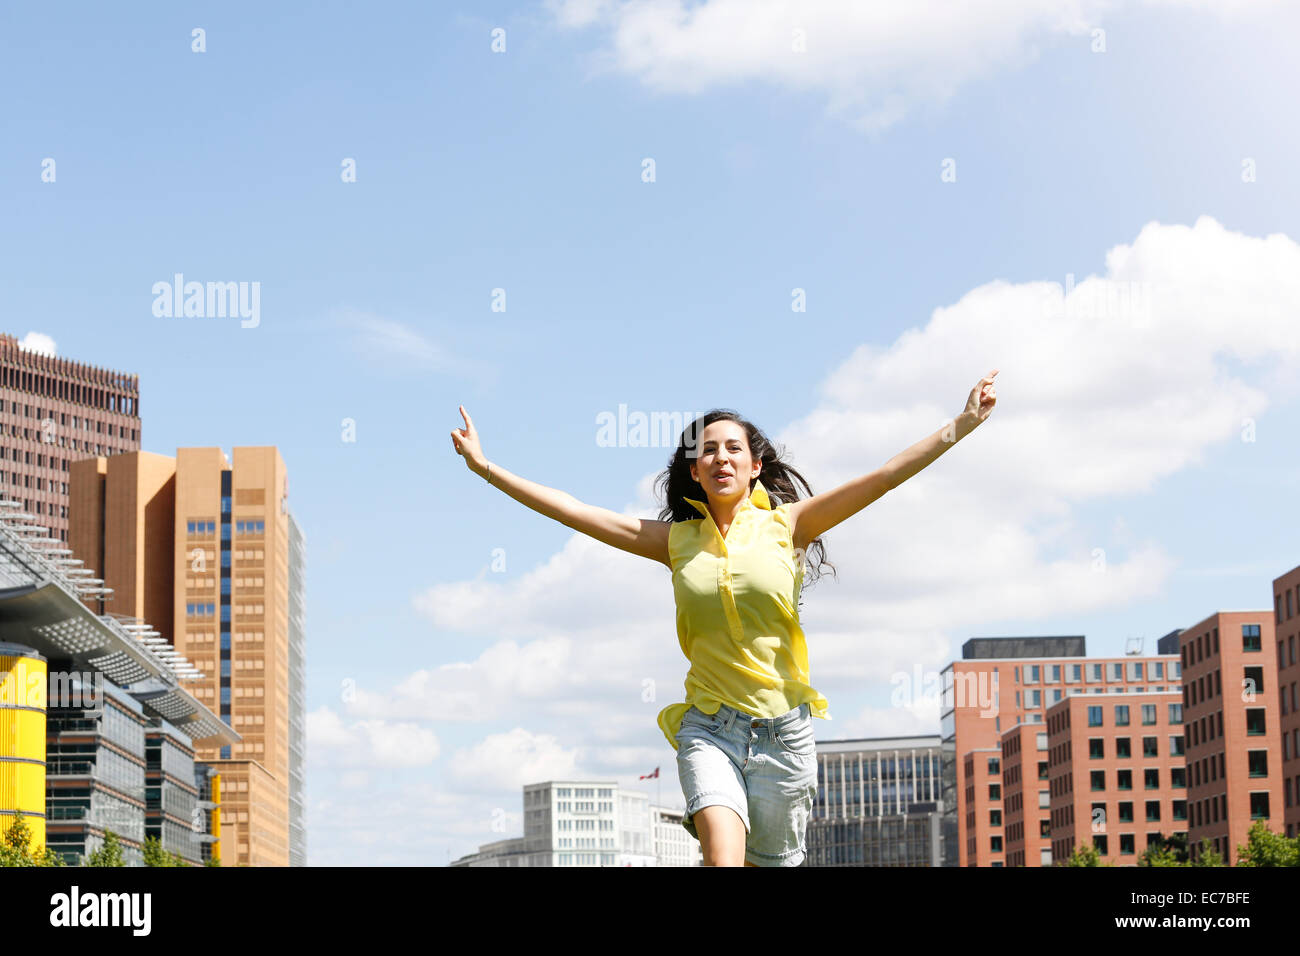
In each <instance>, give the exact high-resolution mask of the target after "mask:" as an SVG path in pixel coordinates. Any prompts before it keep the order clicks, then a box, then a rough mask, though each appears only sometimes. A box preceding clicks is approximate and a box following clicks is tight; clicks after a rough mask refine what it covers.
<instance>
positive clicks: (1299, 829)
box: [1273, 567, 1300, 837]
mask: <svg viewBox="0 0 1300 956" xmlns="http://www.w3.org/2000/svg"><path fill="white" fill-rule="evenodd" d="M1273 608H1274V611H1273V630H1274V642H1275V644H1276V646H1277V664H1276V666H1277V684H1276V686H1277V689H1278V705H1279V706H1278V724H1279V727H1280V729H1281V736H1282V803H1283V811H1282V818H1283V821H1284V823H1285V824H1286V831H1285V832H1286V835H1287V836H1289V837H1293V836H1295V835H1296V834H1300V688H1298V687H1297V684H1300V660H1298V659H1297V655H1300V567H1297V568H1292V569H1291V570H1290V571H1288V572H1287V573H1286V574H1284V575H1282V576H1281V577H1280V578H1277V579H1276V580H1275V581H1274V582H1273ZM1274 829H1277V827H1274Z"/></svg>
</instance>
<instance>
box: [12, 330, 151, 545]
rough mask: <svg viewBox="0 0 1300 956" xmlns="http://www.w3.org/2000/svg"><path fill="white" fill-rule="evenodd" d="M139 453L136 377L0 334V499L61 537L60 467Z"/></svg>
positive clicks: (63, 494) (64, 516)
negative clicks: (14, 504) (21, 344)
mask: <svg viewBox="0 0 1300 956" xmlns="http://www.w3.org/2000/svg"><path fill="white" fill-rule="evenodd" d="M139 449H140V379H139V377H138V376H135V375H126V374H124V373H122V372H114V371H112V370H110V369H105V368H99V367H97V366H94V365H87V364H86V363H84V362H74V361H72V360H71V359H66V358H61V357H59V356H54V355H45V354H43V353H41V352H29V351H27V350H26V349H22V348H19V346H18V340H17V339H16V338H14V337H13V336H12V335H6V334H4V333H0V497H5V498H9V499H11V500H14V501H20V502H22V505H23V510H24V511H25V512H27V513H28V514H31V515H35V516H36V519H37V521H38V522H39V523H40V524H42V525H44V526H45V527H47V528H49V529H50V534H51V536H53V537H55V538H57V539H58V540H60V541H64V542H66V541H67V540H68V483H69V478H68V469H69V467H70V465H71V463H72V462H74V461H80V460H81V459H83V458H95V457H97V456H107V455H120V454H122V453H123V452H129V451H138V450H139Z"/></svg>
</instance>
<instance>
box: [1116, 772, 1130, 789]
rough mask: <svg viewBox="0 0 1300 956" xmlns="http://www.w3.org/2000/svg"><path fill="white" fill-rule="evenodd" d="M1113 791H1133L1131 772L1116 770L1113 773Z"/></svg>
mask: <svg viewBox="0 0 1300 956" xmlns="http://www.w3.org/2000/svg"><path fill="white" fill-rule="evenodd" d="M1115 789H1117V790H1132V789H1133V771H1132V770H1116V771H1115Z"/></svg>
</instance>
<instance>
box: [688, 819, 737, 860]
mask: <svg viewBox="0 0 1300 956" xmlns="http://www.w3.org/2000/svg"><path fill="white" fill-rule="evenodd" d="M692 819H693V821H694V823H695V828H696V829H697V830H698V831H699V834H700V850H701V851H702V852H703V854H704V864H703V865H704V866H740V865H741V864H742V863H744V861H745V821H744V820H742V819H741V818H740V814H738V813H737V812H736V811H735V810H733V809H731V807H724V806H721V805H719V804H714V805H713V806H708V807H701V808H700V809H699V810H696V811H695V816H694V817H693V818H692Z"/></svg>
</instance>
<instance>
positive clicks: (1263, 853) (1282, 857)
mask: <svg viewBox="0 0 1300 956" xmlns="http://www.w3.org/2000/svg"><path fill="white" fill-rule="evenodd" d="M1237 865H1238V866H1300V837H1292V838H1287V837H1284V836H1283V835H1282V834H1280V833H1274V832H1273V831H1272V830H1270V829H1269V826H1268V824H1267V823H1265V822H1264V821H1263V820H1256V821H1255V822H1254V823H1252V824H1251V825H1250V832H1249V833H1248V834H1247V835H1246V845H1245V846H1240V845H1239V846H1238V847H1237Z"/></svg>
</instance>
